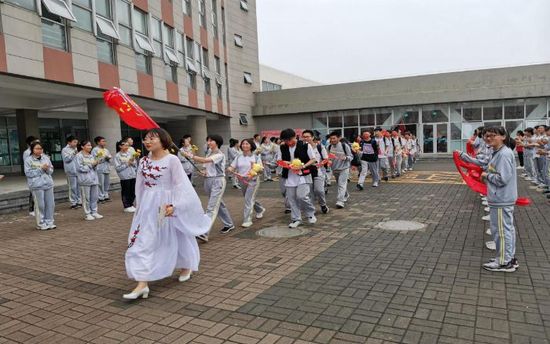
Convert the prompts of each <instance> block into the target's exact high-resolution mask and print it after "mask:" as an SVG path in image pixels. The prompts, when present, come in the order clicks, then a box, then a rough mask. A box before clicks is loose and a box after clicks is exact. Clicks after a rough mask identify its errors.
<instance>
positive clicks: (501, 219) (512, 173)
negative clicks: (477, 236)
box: [486, 146, 518, 265]
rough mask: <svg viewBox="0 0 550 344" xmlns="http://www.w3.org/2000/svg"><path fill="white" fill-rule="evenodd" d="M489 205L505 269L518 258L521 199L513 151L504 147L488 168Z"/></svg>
mask: <svg viewBox="0 0 550 344" xmlns="http://www.w3.org/2000/svg"><path fill="white" fill-rule="evenodd" d="M487 173H488V175H487V177H486V181H487V202H488V203H489V208H490V213H489V214H490V217H491V221H490V224H491V234H492V236H493V240H494V241H495V243H496V252H497V256H496V260H497V262H498V263H499V264H500V265H505V264H508V263H509V262H510V260H512V258H514V257H515V254H516V229H515V227H514V205H515V204H516V200H517V198H518V186H517V176H516V160H515V157H514V153H513V151H512V150H511V149H510V148H508V147H506V146H502V147H501V148H500V149H499V150H497V151H494V152H493V154H492V158H491V160H490V162H489V164H488V165H487Z"/></svg>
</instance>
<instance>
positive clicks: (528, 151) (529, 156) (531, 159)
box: [523, 136, 537, 180]
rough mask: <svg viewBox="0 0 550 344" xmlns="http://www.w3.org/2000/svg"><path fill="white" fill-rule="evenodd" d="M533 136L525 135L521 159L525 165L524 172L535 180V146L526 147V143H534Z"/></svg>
mask: <svg viewBox="0 0 550 344" xmlns="http://www.w3.org/2000/svg"><path fill="white" fill-rule="evenodd" d="M534 142H535V137H534V136H531V137H527V136H526V137H525V147H524V149H523V160H524V165H525V173H527V176H529V178H531V179H533V180H537V171H536V168H535V148H534V147H528V146H527V145H528V144H531V143H534Z"/></svg>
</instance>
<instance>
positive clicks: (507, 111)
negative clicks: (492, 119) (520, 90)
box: [504, 99, 524, 119]
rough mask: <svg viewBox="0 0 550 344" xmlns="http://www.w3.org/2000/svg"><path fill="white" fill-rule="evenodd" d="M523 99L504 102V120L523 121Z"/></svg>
mask: <svg viewBox="0 0 550 344" xmlns="http://www.w3.org/2000/svg"><path fill="white" fill-rule="evenodd" d="M523 110H524V101H523V99H515V100H508V101H505V102H504V118H505V119H523V117H524V114H523Z"/></svg>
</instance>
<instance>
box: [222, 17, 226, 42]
mask: <svg viewBox="0 0 550 344" xmlns="http://www.w3.org/2000/svg"><path fill="white" fill-rule="evenodd" d="M222 44H223V46H225V9H224V8H223V7H222Z"/></svg>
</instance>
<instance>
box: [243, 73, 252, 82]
mask: <svg viewBox="0 0 550 344" xmlns="http://www.w3.org/2000/svg"><path fill="white" fill-rule="evenodd" d="M244 83H245V84H248V85H252V74H250V73H248V72H244Z"/></svg>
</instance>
